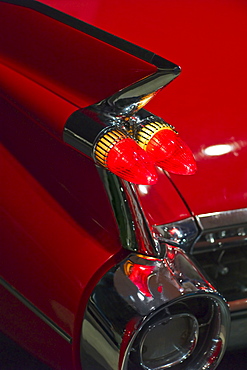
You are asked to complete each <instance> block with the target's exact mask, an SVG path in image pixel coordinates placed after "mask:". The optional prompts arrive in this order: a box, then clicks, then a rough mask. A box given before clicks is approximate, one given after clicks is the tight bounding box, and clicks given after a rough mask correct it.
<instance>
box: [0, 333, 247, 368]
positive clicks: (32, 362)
mask: <svg viewBox="0 0 247 370" xmlns="http://www.w3.org/2000/svg"><path fill="white" fill-rule="evenodd" d="M246 335H247V333H246ZM217 369H218V370H247V349H243V350H239V351H234V352H229V353H226V355H225V357H224V359H223V360H222V362H221V364H220V365H219V366H218V368H217ZM0 370H50V368H49V367H48V366H46V365H44V364H42V363H41V362H40V361H38V360H37V359H36V358H34V357H32V356H31V355H29V354H28V353H27V352H26V351H24V350H23V349H22V348H20V347H19V346H18V345H17V344H15V343H14V342H13V341H12V340H10V339H9V338H7V337H6V336H5V335H3V334H2V333H0ZM66 370H70V369H66Z"/></svg>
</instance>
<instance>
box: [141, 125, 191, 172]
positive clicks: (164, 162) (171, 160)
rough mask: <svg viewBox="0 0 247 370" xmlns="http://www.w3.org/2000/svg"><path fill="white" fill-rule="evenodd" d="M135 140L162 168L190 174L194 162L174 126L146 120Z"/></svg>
mask: <svg viewBox="0 0 247 370" xmlns="http://www.w3.org/2000/svg"><path fill="white" fill-rule="evenodd" d="M137 142H138V144H139V145H140V146H141V148H142V149H144V150H145V151H146V152H147V153H148V154H149V155H150V156H151V157H152V159H153V160H154V161H155V163H156V165H157V166H159V167H161V168H163V169H164V170H166V171H168V172H172V173H176V174H180V175H192V174H194V173H195V171H196V168H197V167H196V162H195V159H194V157H193V154H192V152H191V150H190V148H189V147H188V145H187V144H185V142H184V141H183V140H182V139H181V138H180V136H179V135H178V133H177V132H176V131H175V130H174V128H173V127H172V126H170V125H168V124H167V123H165V122H157V121H153V122H148V123H147V124H146V125H145V126H143V127H142V128H141V129H140V131H139V132H138V134H137Z"/></svg>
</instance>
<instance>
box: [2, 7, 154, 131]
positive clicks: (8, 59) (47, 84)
mask: <svg viewBox="0 0 247 370" xmlns="http://www.w3.org/2000/svg"><path fill="white" fill-rule="evenodd" d="M0 22H1V29H2V30H3V33H4V38H1V44H0V45H1V55H0V62H1V63H2V64H4V65H5V66H7V67H8V68H10V69H13V70H14V71H16V72H18V73H19V74H21V75H23V76H25V77H27V78H28V79H30V80H31V81H30V82H27V84H28V85H27V90H25V94H23V93H22V94H21V88H22V87H23V84H22V82H21V79H24V78H23V76H20V77H17V80H16V81H14V80H12V81H9V83H10V82H12V88H11V93H12V92H13V88H16V90H17V92H16V94H18V96H17V98H18V99H19V104H22V103H23V99H24V100H25V103H28V102H29V107H31V109H32V110H33V109H34V110H35V111H36V114H37V113H39V114H41V117H40V121H41V122H43V119H44V118H45V120H44V124H47V116H48V118H50V121H49V125H50V129H51V130H52V131H54V132H55V133H56V134H57V135H58V136H60V137H62V134H63V127H64V124H65V122H66V120H54V119H52V118H53V117H54V113H55V115H56V114H58V115H59V110H60V109H62V110H65V108H66V105H67V106H69V104H72V105H75V106H76V107H85V106H88V105H90V104H93V103H97V102H98V101H101V100H102V99H104V98H106V97H108V96H110V95H112V94H113V93H115V92H117V91H118V90H120V89H122V88H124V87H126V86H128V85H129V84H131V83H133V82H136V81H137V80H139V79H141V78H143V77H145V76H147V75H149V74H151V73H153V72H154V71H155V70H156V67H154V66H153V65H151V64H149V63H146V62H144V61H142V60H140V59H138V58H136V57H134V56H132V55H130V54H127V53H125V52H123V51H120V50H119V49H116V48H115V47H112V46H110V45H108V44H106V43H104V42H102V41H99V40H97V39H95V38H94V37H91V36H89V35H86V34H85V33H83V32H80V31H78V30H76V29H74V28H72V27H69V26H67V25H65V24H63V23H61V22H59V21H56V20H54V19H52V18H50V17H48V16H46V15H43V14H41V13H39V12H37V11H35V10H31V9H28V8H25V7H24V6H23V7H22V6H16V5H12V4H4V3H2V2H1V13H0ZM30 30H32V32H30ZM95 55H98V56H99V57H97V58H95ZM34 82H35V83H37V84H38V85H40V86H39V88H38V87H37V89H36V88H35V87H34V86H33V85H34ZM13 84H14V86H13ZM25 85H26V83H25ZM43 88H46V89H47V92H46V94H47V97H46V98H44V93H43V92H44V89H43ZM52 93H53V94H56V95H58V97H54V96H53V97H52V100H51V102H52V103H49V102H48V104H47V101H48V99H49V95H52ZM59 97H62V98H63V99H64V100H67V101H68V102H64V103H63V105H64V106H65V107H61V104H59V105H58V104H56V102H55V104H54V105H53V108H52V109H51V104H53V103H54V100H59ZM44 99H45V100H44ZM43 100H44V101H43ZM69 102H70V103H69ZM25 103H24V104H25ZM34 103H35V104H34ZM47 110H48V111H47ZM69 111H70V109H68V112H69ZM68 112H66V113H68ZM49 113H50V115H51V117H49ZM43 116H45V117H43ZM59 118H61V117H59ZM64 118H66V119H67V117H64Z"/></svg>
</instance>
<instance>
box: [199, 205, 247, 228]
mask: <svg viewBox="0 0 247 370" xmlns="http://www.w3.org/2000/svg"><path fill="white" fill-rule="evenodd" d="M196 219H197V221H198V223H199V225H200V227H201V228H202V230H208V229H215V228H220V227H224V226H234V225H238V224H244V223H246V224H247V208H241V209H234V210H230V211H224V212H214V213H206V214H201V215H198V216H196Z"/></svg>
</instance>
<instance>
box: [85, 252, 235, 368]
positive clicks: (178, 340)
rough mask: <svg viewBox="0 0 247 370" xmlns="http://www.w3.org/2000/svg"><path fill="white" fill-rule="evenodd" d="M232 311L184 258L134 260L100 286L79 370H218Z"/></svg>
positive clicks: (93, 300)
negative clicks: (90, 369)
mask: <svg viewBox="0 0 247 370" xmlns="http://www.w3.org/2000/svg"><path fill="white" fill-rule="evenodd" d="M228 330H229V311H228V307H227V305H226V303H225V302H224V300H223V299H222V297H221V296H220V295H219V294H218V293H217V292H216V291H215V289H214V288H213V287H212V286H211V285H210V283H208V282H207V281H206V279H205V278H204V277H203V276H202V275H201V273H200V272H199V271H198V270H197V268H196V267H195V265H194V264H193V263H192V262H191V260H190V259H189V258H188V257H187V256H186V254H185V253H184V252H183V251H182V250H180V249H179V248H177V247H171V246H167V252H166V256H165V258H162V259H159V258H154V257H147V256H143V255H138V254H131V255H130V256H129V257H128V258H126V259H125V260H123V261H122V262H121V263H120V264H119V265H117V266H115V267H114V268H113V269H111V270H110V271H108V272H107V273H106V274H105V275H104V276H103V277H102V278H101V280H100V281H99V283H98V284H97V285H96V287H95V289H94V291H93V292H92V294H91V297H90V299H89V303H88V305H87V309H86V313H85V316H84V320H83V325H82V338H81V362H82V368H83V369H84V368H85V369H87V368H89V366H91V367H92V368H93V369H95V370H98V369H101V370H102V369H104V370H106V369H107V370H113V369H114V370H143V369H150V370H161V369H166V368H169V369H183V370H184V369H190V370H191V369H198V370H199V369H200V370H201V369H214V368H216V366H217V364H218V363H219V361H220V359H221V357H222V355H223V353H224V351H225V348H226V338H227V335H228Z"/></svg>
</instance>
